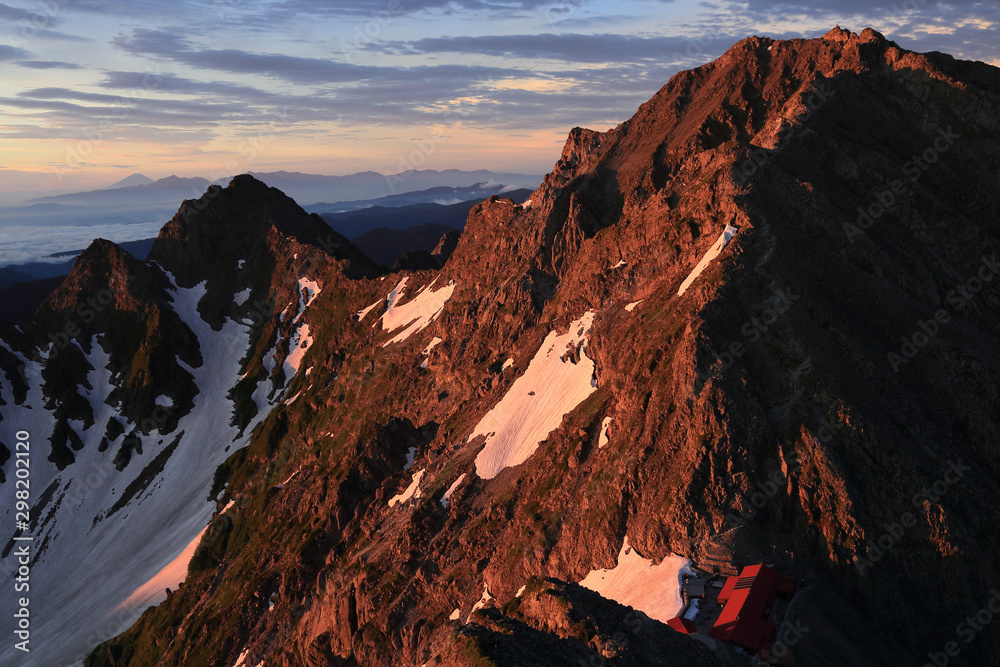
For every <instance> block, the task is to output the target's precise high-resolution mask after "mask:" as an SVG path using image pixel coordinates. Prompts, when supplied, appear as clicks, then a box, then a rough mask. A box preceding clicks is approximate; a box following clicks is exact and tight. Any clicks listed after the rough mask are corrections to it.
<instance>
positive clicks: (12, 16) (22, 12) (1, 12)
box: [0, 3, 52, 25]
mask: <svg viewBox="0 0 1000 667" xmlns="http://www.w3.org/2000/svg"><path fill="white" fill-rule="evenodd" d="M0 20H3V21H11V22H14V21H20V22H28V23H31V24H34V25H44V24H47V23H49V22H50V21H52V17H51V16H42V15H41V14H36V13H34V12H29V11H28V10H26V9H20V8H18V7H11V6H10V5H5V4H3V3H0Z"/></svg>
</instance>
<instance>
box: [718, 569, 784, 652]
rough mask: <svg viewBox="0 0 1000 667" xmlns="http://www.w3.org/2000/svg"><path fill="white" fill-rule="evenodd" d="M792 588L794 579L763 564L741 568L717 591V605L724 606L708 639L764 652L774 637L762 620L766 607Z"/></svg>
mask: <svg viewBox="0 0 1000 667" xmlns="http://www.w3.org/2000/svg"><path fill="white" fill-rule="evenodd" d="M794 586H795V580H794V579H792V578H791V577H785V576H782V575H780V574H778V572H777V571H776V570H772V569H771V568H769V567H767V566H766V565H752V566H750V567H745V568H743V571H742V572H741V573H740V576H738V577H729V579H727V580H726V584H725V586H723V587H722V590H721V591H720V592H719V602H720V603H725V607H724V608H723V609H722V613H721V614H720V615H719V618H718V620H717V621H716V622H715V626H714V627H713V628H712V633H711V636H712V637H714V638H715V639H721V640H723V641H729V642H733V643H734V644H739V645H740V646H742V647H744V648H747V649H749V650H751V651H754V652H757V651H762V650H764V651H766V650H767V649H768V648H770V646H771V638H772V637H773V636H774V624H773V623H770V622H768V621H767V619H766V618H765V612H766V611H767V607H768V605H770V604H771V603H772V602H774V598H775V597H777V596H778V595H781V596H782V597H785V596H787V595H789V594H790V593H791V592H792V588H793V587H794Z"/></svg>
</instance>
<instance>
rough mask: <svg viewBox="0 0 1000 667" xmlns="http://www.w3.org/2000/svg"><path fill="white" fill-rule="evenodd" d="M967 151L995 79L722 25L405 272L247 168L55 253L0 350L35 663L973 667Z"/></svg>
mask: <svg viewBox="0 0 1000 667" xmlns="http://www.w3.org/2000/svg"><path fill="white" fill-rule="evenodd" d="M998 128H1000V70H998V69H997V68H994V67H991V66H988V65H985V64H982V63H971V62H963V61H958V60H955V59H953V58H951V57H950V56H947V55H944V54H937V53H929V54H917V53H912V52H909V51H906V50H904V49H902V48H900V47H899V46H898V45H896V44H894V43H893V42H891V41H889V40H887V39H886V38H885V37H883V36H882V35H880V34H879V33H877V32H876V31H874V30H871V29H867V30H865V31H863V32H862V33H861V34H855V33H851V32H849V31H846V30H841V29H839V28H838V29H835V30H832V31H831V32H829V33H827V34H826V35H825V36H824V37H821V38H818V39H808V40H786V41H779V40H772V39H769V38H765V37H751V38H748V39H745V40H743V41H741V42H739V43H738V44H736V45H734V46H733V47H732V48H731V49H730V50H729V51H727V52H726V53H725V54H724V55H723V56H722V57H721V58H719V59H718V60H716V61H714V62H711V63H708V64H706V65H704V66H702V67H698V68H695V69H693V70H690V71H686V72H681V73H679V74H677V75H676V76H674V77H673V78H672V79H671V80H670V81H669V82H668V83H667V84H666V85H665V86H664V87H663V88H662V89H661V90H660V91H659V92H657V94H656V95H655V96H654V97H653V98H652V99H651V100H650V101H649V102H647V103H645V104H644V105H642V106H641V107H640V108H639V109H638V111H637V112H636V114H635V115H634V116H633V117H632V118H631V119H629V120H628V121H626V122H624V123H622V124H621V125H620V126H618V127H616V128H612V129H610V130H608V131H605V132H597V131H593V130H587V129H582V128H575V129H573V130H572V131H571V132H570V133H569V137H568V139H567V142H566V145H565V147H564V149H563V153H562V156H561V157H560V159H559V161H558V163H557V164H556V165H555V167H554V169H553V171H552V172H551V173H550V174H548V175H547V176H546V177H545V180H544V182H543V183H542V185H541V187H539V188H538V189H537V190H536V191H535V192H534V193H533V194H532V196H531V198H530V199H529V200H528V201H526V202H524V203H523V204H516V203H515V202H514V201H512V200H510V199H505V198H503V197H500V196H493V197H491V198H490V199H488V200H486V201H483V202H482V203H480V204H478V205H477V206H476V207H475V208H473V209H472V211H471V213H470V215H469V220H468V223H467V225H466V227H465V231H464V232H463V233H462V235H461V236H460V237H459V239H458V241H457V245H456V246H455V248H454V250H453V251H452V252H451V254H450V256H449V257H448V259H447V261H446V262H445V264H444V266H443V267H442V268H440V269H433V270H425V271H398V272H395V273H392V274H383V273H381V272H380V270H379V269H378V267H377V266H376V265H374V263H371V262H370V260H367V258H365V257H364V256H363V255H362V254H361V253H360V251H358V250H357V249H356V248H354V247H353V246H351V245H350V244H349V243H347V242H346V240H345V239H343V237H338V236H337V235H332V236H331V235H329V234H327V233H326V232H325V230H324V229H323V227H322V226H321V225H322V223H321V222H320V221H319V219H318V218H316V217H314V216H310V215H308V214H306V213H305V212H304V211H302V210H301V209H299V208H298V207H297V205H296V204H295V203H294V202H292V201H291V200H290V199H288V198H287V197H285V196H284V195H283V194H281V193H280V192H279V191H276V190H274V189H273V188H268V187H267V186H264V185H263V184H262V183H259V182H258V181H256V180H255V179H254V178H253V177H251V176H241V177H237V178H236V179H234V180H233V181H232V182H231V183H230V184H229V186H228V187H226V188H220V187H216V186H212V187H210V188H209V189H208V191H207V192H206V193H205V195H204V196H203V197H201V198H200V199H198V200H189V201H187V202H185V203H184V205H183V206H182V207H181V209H180V210H179V211H178V213H177V215H176V216H175V217H174V218H173V219H172V220H171V221H170V222H169V223H168V224H167V225H166V226H165V227H164V228H163V230H161V233H160V236H159V237H158V239H157V242H156V246H154V248H153V251H152V252H151V254H150V259H149V261H148V262H146V263H140V264H141V266H140V265H133V262H134V260H133V261H129V259H128V258H127V257H124V256H121V254H120V253H119V252H117V251H116V250H115V249H114V248H113V247H110V246H109V244H106V243H97V244H95V247H94V248H92V249H91V250H88V253H85V256H86V257H87V260H86V262H85V261H84V258H83V257H81V260H80V261H79V262H78V263H77V267H75V268H74V275H72V276H70V278H69V279H68V284H67V285H65V286H64V288H65V289H63V288H60V291H58V292H57V294H56V295H53V298H52V299H50V301H49V302H47V305H46V307H45V309H44V312H45V317H42V318H40V319H38V320H37V321H36V322H34V323H30V324H28V325H26V328H22V329H15V328H12V327H8V328H4V329H0V338H2V339H3V341H4V344H3V345H0V368H2V369H3V371H4V373H5V377H6V382H4V383H3V384H2V391H3V395H2V398H3V400H4V404H3V405H2V406H0V416H2V417H3V424H4V426H5V427H7V426H9V425H10V426H12V427H13V428H25V429H30V430H31V431H32V437H33V439H34V447H36V448H38V451H46V453H48V449H50V447H49V445H48V443H47V440H48V441H49V442H50V443H51V449H52V451H53V456H55V454H54V452H55V449H56V444H57V443H62V444H63V445H64V446H63V448H62V449H65V450H67V451H71V452H72V454H73V456H74V461H72V462H69V463H67V462H66V461H67V460H68V457H66V456H63V457H62V458H59V457H56V458H57V459H58V462H59V464H60V465H61V468H58V469H57V468H56V467H55V463H53V465H52V466H48V465H46V464H44V463H43V464H41V465H40V467H39V469H38V470H36V471H35V473H34V474H36V475H39V478H38V479H39V483H40V484H41V488H43V489H45V490H46V491H45V495H44V496H42V497H40V498H39V499H38V501H37V503H36V506H35V509H33V510H32V516H33V517H36V518H35V519H33V523H32V526H31V530H32V531H33V532H34V534H35V539H36V540H41V539H43V536H44V539H45V540H46V542H45V545H46V546H45V547H44V548H45V551H44V553H43V554H41V555H40V556H39V557H38V561H37V563H36V564H35V565H34V568H35V570H34V571H33V573H34V575H35V576H37V578H38V580H39V581H43V582H44V581H48V580H49V579H50V578H52V579H55V578H56V577H57V575H56V573H58V575H59V578H60V580H62V581H65V580H67V579H68V580H72V581H74V582H75V581H76V579H77V576H76V575H77V574H80V582H79V584H76V583H74V584H73V586H67V587H63V588H56V587H54V585H52V586H51V587H50V588H51V589H46V590H45V591H43V593H44V595H43V596H42V597H41V599H42V600H51V602H46V603H44V604H46V605H48V606H46V607H45V608H44V609H41V610H40V611H39V619H48V620H39V623H40V624H44V623H46V622H47V623H49V624H50V625H48V626H45V627H44V628H43V629H44V630H45V633H46V636H47V637H52V638H53V641H52V642H51V643H50V644H48V645H47V646H46V648H45V649H44V650H45V651H47V653H46V654H45V656H44V657H46V658H51V660H50V662H52V663H53V664H58V663H60V662H68V661H72V660H73V659H76V658H77V657H79V656H80V654H81V652H83V651H89V655H88V657H87V658H86V664H87V665H122V664H128V665H153V664H156V665H193V664H210V665H233V664H238V665H250V664H252V665H260V664H263V665H267V666H270V665H281V666H283V667H292V666H293V665H294V666H300V665H308V666H309V667H320V666H328V665H353V664H366V665H369V664H370V665H425V664H426V665H455V666H458V665H463V666H464V665H500V664H507V665H537V664H544V665H579V664H620V665H656V664H685V665H752V664H760V661H762V660H763V661H766V662H769V663H772V664H799V665H820V666H826V665H862V666H866V665H873V666H874V665H885V664H922V663H923V662H926V661H927V660H928V659H930V660H931V661H932V662H938V663H940V659H944V660H946V661H947V662H948V664H952V665H979V664H994V663H995V662H996V661H997V659H998V658H1000V633H998V632H997V631H996V629H995V628H994V627H993V626H991V625H988V624H984V623H983V622H982V621H976V623H978V624H979V625H978V626H977V627H979V630H978V631H973V630H972V627H973V626H972V625H968V623H969V622H968V621H966V619H969V618H973V620H974V619H975V617H976V615H977V611H978V610H982V609H989V608H990V607H989V605H990V604H991V601H992V600H993V599H994V597H995V596H996V590H997V589H998V588H1000V564H998V562H997V560H996V553H998V552H1000V536H998V534H997V531H996V530H995V525H996V524H997V522H998V520H1000V511H998V509H997V507H996V503H995V499H996V497H997V495H998V493H1000V483H998V480H1000V450H998V449H997V443H998V442H1000V437H998V423H1000V413H998V409H997V405H998V402H997V396H998V392H1000V352H998V350H1000V333H998V331H1000V327H998V324H1000V294H998V292H997V286H998V285H1000V283H998V282H997V281H996V280H994V277H995V276H996V275H997V274H998V273H1000V264H998V263H997V262H998V257H1000V252H998V251H1000V189H998V188H997V184H998V181H997V179H998V174H1000V132H998ZM451 242H453V239H449V250H450V246H451ZM81 263H83V264H81ZM87 265H92V267H94V268H92V269H87ZM105 266H106V267H107V268H108V270H107V271H105V272H104V273H107V274H110V275H111V276H118V278H114V277H112V278H100V277H98V276H99V275H101V272H100V271H98V270H96V267H105ZM115 280H117V281H118V282H115ZM106 283H107V284H106ZM119 284H121V285H123V287H122V288H121V289H119V288H117V287H115V285H119ZM95 289H96V290H98V292H97V294H96V295H94V294H91V292H92V291H93V290H95ZM101 289H106V290H108V291H110V292H112V293H113V295H108V294H107V293H106V292H104V293H102V292H101V291H100V290H101ZM101 294H104V298H105V299H108V298H112V301H113V302H112V303H109V304H108V305H107V306H105V309H104V311H103V312H102V313H101V314H100V316H95V317H94V318H93V321H92V322H93V323H92V324H88V325H87V326H86V327H84V326H83V325H80V324H79V320H80V319H83V316H82V315H81V314H80V313H79V311H78V310H77V309H75V308H71V306H72V304H74V303H87V301H86V300H87V299H88V298H91V297H94V298H98V299H99V298H101ZM98 303H100V301H98ZM140 311H143V312H145V313H146V314H145V315H136V316H133V315H132V314H133V313H139V312H140ZM122 323H124V324H122ZM74 325H75V326H76V327H77V329H72V328H69V327H72V326H74ZM0 326H2V325H0ZM72 331H76V332H77V333H72ZM60 335H63V336H65V338H61V337H60ZM53 338H55V341H59V342H60V343H61V344H56V342H54V341H53ZM57 350H58V351H57ZM168 376H169V378H170V379H158V380H152V379H151V378H168ZM161 390H162V391H163V394H162V395H161V394H160V391H161ZM157 409H159V413H157ZM53 424H55V427H53ZM8 430H9V429H8ZM5 432H6V431H5ZM50 434H51V436H50ZM5 444H7V445H8V448H9V445H10V443H5ZM3 451H5V450H0V453H2V452H3ZM60 451H62V450H61V449H60ZM122 451H126V452H127V453H128V454H129V456H128V457H126V456H125V455H124V454H120V452H122ZM126 459H127V460H126ZM4 469H5V471H6V472H7V473H8V476H9V475H10V472H11V470H12V468H11V464H10V463H9V462H8V463H6V464H5V468H4ZM94 471H97V473H98V478H97V479H98V481H97V482H96V483H91V482H88V481H86V480H87V479H88V477H87V475H89V474H92V473H94ZM34 485H35V482H33V486H34ZM0 488H2V490H3V493H4V494H7V495H6V496H5V497H10V498H13V492H14V491H13V488H12V486H11V484H10V483H9V481H8V482H7V483H5V484H4V485H3V486H2V487H0ZM8 506H13V503H10V504H9V505H8ZM8 525H13V517H11V520H10V521H8ZM12 544H13V541H12V542H11V545H12ZM9 552H10V549H8V550H7V551H6V552H4V554H3V557H4V559H5V560H4V563H7V562H9V561H8V560H7V559H9ZM93 554H100V559H101V560H100V562H97V561H96V560H95V559H96V557H95V556H93ZM763 565H766V566H767V567H763ZM84 575H86V576H84ZM181 579H183V584H180V583H179V582H180V581H181ZM42 585H43V586H44V584H42ZM167 588H169V592H165V589H167ZM762 591H763V592H762ZM779 592H780V593H781V595H778V593H779ZM720 601H721V602H723V603H724V604H725V606H723V607H722V608H721V610H720ZM56 603H58V604H56ZM157 603H158V606H156V607H155V608H153V609H150V610H148V611H145V613H142V610H144V609H146V607H148V606H149V605H150V604H157ZM40 604H42V603H40ZM741 604H742V605H743V606H742V607H741V606H740V605H741ZM82 609H86V610H87V614H86V615H84V614H82V613H77V612H79V611H80V610H82ZM43 612H44V613H43ZM33 613H34V612H33ZM140 613H142V616H141V617H140V616H139V614H140ZM970 615H971V616H970ZM82 617H86V618H83V620H79V621H74V622H76V623H77V626H76V627H75V629H74V631H73V632H65V633H63V634H60V632H59V631H57V629H56V627H57V624H59V625H60V626H61V627H66V626H72V625H73V622H71V621H70V619H71V618H72V619H78V618H82ZM962 624H966V625H962ZM748 626H749V629H747V628H748ZM40 627H41V626H40ZM56 637H60V638H61V639H60V641H59V642H56V641H55V638H56ZM95 646H96V648H95ZM0 651H7V649H6V648H4V649H0ZM0 655H2V659H3V662H4V664H5V665H6V664H7V662H8V660H9V659H10V660H13V659H14V656H13V654H11V653H9V652H3V653H0ZM928 656H929V657H928ZM940 656H944V658H940ZM12 664H17V663H16V662H12Z"/></svg>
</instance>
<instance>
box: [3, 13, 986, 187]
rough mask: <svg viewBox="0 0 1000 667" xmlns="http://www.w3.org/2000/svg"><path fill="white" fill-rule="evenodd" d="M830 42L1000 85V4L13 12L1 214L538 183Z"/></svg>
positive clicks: (7, 31) (6, 66)
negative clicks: (682, 81)
mask: <svg viewBox="0 0 1000 667" xmlns="http://www.w3.org/2000/svg"><path fill="white" fill-rule="evenodd" d="M836 24H840V25H841V26H843V27H847V28H849V29H851V30H854V31H856V32H858V31H860V30H861V29H863V28H864V27H866V26H869V25H870V26H872V27H875V28H876V29H877V30H880V31H882V32H883V33H885V34H886V35H887V36H888V37H890V38H891V39H894V40H895V41H897V42H898V43H899V44H900V45H901V46H903V47H905V48H910V49H914V50H918V51H928V50H940V51H947V52H949V53H952V54H954V55H956V56H958V57H962V58H968V59H975V60H984V61H986V62H991V63H993V64H998V65H1000V39H998V37H1000V34H998V25H1000V7H998V6H997V3H993V2H990V3H987V2H968V1H962V0H954V1H953V2H950V3H947V4H946V3H942V2H937V1H936V0H899V1H898V2H896V3H895V4H890V3H885V4H883V5H881V6H880V7H878V8H875V9H873V8H872V6H871V3H868V2H861V1H860V0H846V1H841V2H834V1H832V0H818V1H814V2H808V3H807V2H804V1H798V0H778V1H777V2H775V1H773V0H772V1H765V0H749V1H748V2H738V3H734V2H713V1H706V2H685V1H680V0H678V1H675V2H666V1H663V0H619V1H618V2H605V1H587V0H556V1H554V2H550V1H544V0H505V1H497V2H493V1H489V0H373V1H368V0H345V1H342V2H325V1H321V0H274V1H265V2H252V1H248V0H197V1H193V0H187V1H180V2H177V1H175V2H170V3H166V2H148V1H143V0H139V1H135V2H115V1H111V0H37V1H35V0H32V1H28V2H22V1H20V0H6V4H0V71H2V73H3V74H2V76H0V156H2V159H0V202H2V201H3V199H4V194H5V193H6V194H7V198H8V199H9V197H10V196H11V193H17V194H20V195H24V194H26V193H29V194H35V193H40V192H42V191H53V190H62V191H67V190H74V189H81V188H85V187H90V186H95V187H99V186H103V185H107V184H109V183H111V182H113V181H115V180H118V179H120V178H123V177H125V176H127V175H128V174H130V173H132V172H136V171H139V172H142V173H145V174H146V175H148V176H151V177H153V178H157V177H162V176H167V175H170V174H179V175H182V176H195V175H199V176H205V177H208V178H213V179H214V178H216V177H220V176H224V175H228V174H230V173H241V172H244V171H248V170H254V171H270V170H277V169H287V170H294V171H305V172H311V173H327V174H344V173H351V172H355V171H360V170H366V169H371V170H374V171H379V172H382V173H393V172H396V171H398V170H400V169H403V168H409V167H415V168H431V169H445V168H452V167H456V168H467V169H472V168H490V169H498V170H499V169H502V170H511V171H522V172H529V173H544V172H546V171H548V170H549V169H550V168H551V166H552V164H553V163H554V162H555V160H556V159H557V158H558V155H559V151H560V148H561V146H562V143H563V141H564V139H565V136H566V133H567V131H568V130H569V129H570V128H571V127H573V126H576V125H582V126H587V127H592V128H595V129H606V128H608V127H612V126H614V125H616V124H617V123H619V122H621V121H623V120H625V119H627V118H628V117H629V116H631V115H632V113H633V112H634V111H635V109H636V107H637V106H638V105H639V104H641V103H642V102H643V101H645V100H646V99H648V98H649V97H651V96H652V95H653V93H655V92H656V90H658V89H659V88H660V87H661V86H662V85H663V84H665V83H666V82H667V80H668V79H669V78H670V76H671V75H673V74H674V73H675V72H677V71H678V70H680V69H685V68H688V67H692V66H696V65H699V64H701V63H704V62H707V61H709V60H711V59H713V58H715V57H718V56H719V55H721V54H722V53H723V52H724V51H725V50H726V49H727V48H728V47H729V46H731V45H732V44H733V43H735V42H736V41H738V40H739V39H742V38H743V37H746V36H748V35H752V34H765V35H769V36H772V37H811V36H818V35H821V34H823V33H825V32H826V31H827V30H829V29H830V28H831V27H833V26H834V25H836Z"/></svg>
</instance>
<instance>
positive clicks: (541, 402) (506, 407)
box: [469, 311, 596, 479]
mask: <svg viewBox="0 0 1000 667" xmlns="http://www.w3.org/2000/svg"><path fill="white" fill-rule="evenodd" d="M593 323H594V313H593V311H589V312H587V313H586V314H584V316H583V317H581V318H580V319H578V320H576V321H574V322H573V323H572V324H570V326H569V331H567V332H566V333H564V334H562V335H560V334H558V333H556V332H555V331H551V332H549V335H548V336H546V337H545V340H544V341H542V346H541V347H540V348H539V349H538V352H537V353H536V354H535V356H534V358H533V359H532V360H531V363H529V364H528V368H527V370H525V371H524V375H522V376H521V377H519V378H518V379H517V380H515V381H514V384H513V385H512V386H511V388H510V389H509V390H508V391H507V393H506V394H505V395H504V397H503V398H502V399H500V402H499V403H497V404H496V406H495V407H494V408H493V409H492V410H490V412H489V413H488V414H487V415H486V416H485V417H483V419H482V421H480V422H479V424H478V425H477V426H476V428H475V430H473V431H472V433H471V434H470V435H469V440H472V439H474V438H476V437H478V436H480V435H482V436H486V446H485V447H483V449H482V451H480V452H479V454H478V455H477V456H476V474H478V475H479V476H480V477H482V478H483V479H493V478H494V477H496V476H497V475H498V474H499V473H500V471H501V470H503V469H504V468H508V467H511V466H516V465H519V464H521V463H524V462H525V461H526V460H528V458H529V457H530V456H531V455H532V454H534V453H535V450H537V449H538V445H540V444H541V443H542V441H544V440H545V439H546V438H547V437H548V436H549V434H550V433H551V432H552V431H554V430H555V429H557V428H559V425H560V424H561V423H562V420H563V417H565V415H566V414H567V413H568V412H570V411H571V410H573V408H575V407H576V406H577V405H579V404H580V403H581V402H583V400H584V399H586V398H587V397H588V396H590V395H591V394H592V393H594V391H595V390H596V387H595V384H594V382H593V377H594V370H595V366H594V362H593V360H592V359H589V358H588V357H587V333H588V332H589V331H590V328H591V327H592V326H593ZM570 349H576V350H578V353H579V360H578V361H577V362H576V363H574V362H573V361H572V360H571V359H570V358H569V355H567V354H566V353H567V351H568V350H570Z"/></svg>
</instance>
